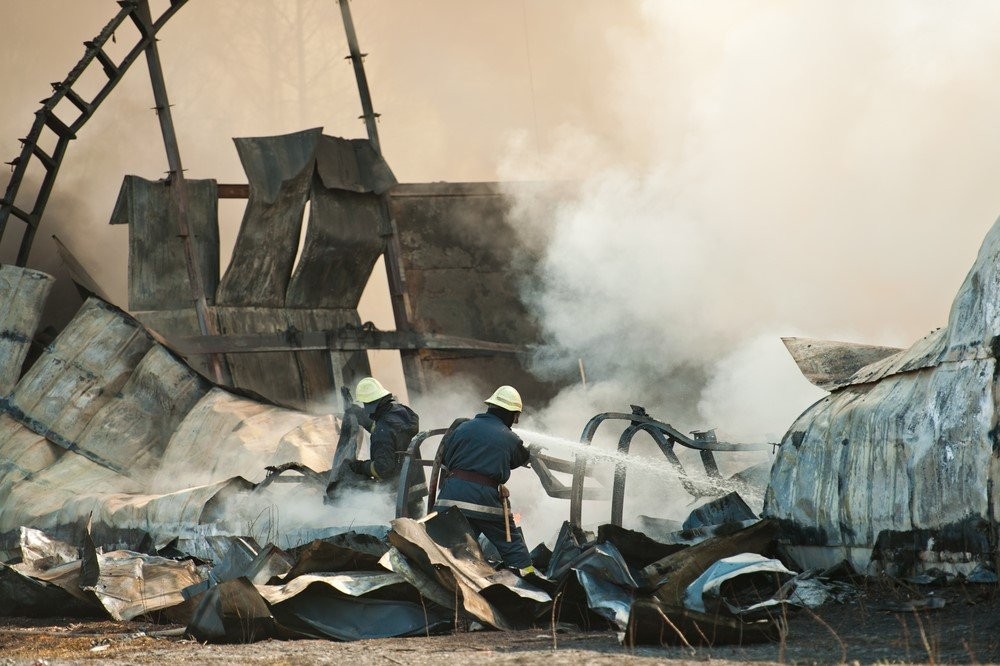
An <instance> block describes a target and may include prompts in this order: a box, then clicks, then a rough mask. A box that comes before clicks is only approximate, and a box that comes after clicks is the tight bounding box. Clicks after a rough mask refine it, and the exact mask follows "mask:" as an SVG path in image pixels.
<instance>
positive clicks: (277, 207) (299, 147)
mask: <svg viewBox="0 0 1000 666" xmlns="http://www.w3.org/2000/svg"><path fill="white" fill-rule="evenodd" d="M321 132H322V130H321V129H319V128H316V129H311V130H305V131H303V132H297V133H295V134H288V135H285V136H276V137H257V138H249V139H234V142H235V143H236V150H237V151H238V152H239V154H240V160H241V161H242V163H243V169H244V170H245V171H246V174H247V178H249V180H250V199H249V200H248V201H247V208H246V212H245V213H244V215H243V223H242V224H241V225H240V232H239V235H238V236H237V237H236V246H235V247H234V248H233V258H232V260H231V261H230V263H229V268H228V269H227V270H226V274H225V276H223V278H222V283H221V284H220V285H219V290H218V294H217V295H216V302H217V303H219V304H220V305H253V306H260V307H282V306H283V305H284V304H285V291H286V290H287V289H288V281H289V278H290V277H291V274H292V265H293V264H294V262H295V254H296V251H297V250H298V247H299V233H300V231H301V228H302V213H303V211H304V210H305V205H306V201H307V200H308V199H309V190H310V187H311V186H312V181H313V173H314V172H315V165H316V145H317V143H318V142H319V138H320V135H321Z"/></svg>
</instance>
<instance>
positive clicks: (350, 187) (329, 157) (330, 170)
mask: <svg viewBox="0 0 1000 666" xmlns="http://www.w3.org/2000/svg"><path fill="white" fill-rule="evenodd" d="M316 168H317V171H318V172H319V177H320V179H322V181H323V186H324V187H326V188H329V189H332V190H346V191H348V192H361V193H364V192H373V193H375V194H383V193H384V192H387V191H388V190H389V189H391V188H392V187H393V186H394V185H396V177H395V176H394V175H393V174H392V170H391V169H389V165H388V164H386V162H385V160H384V159H382V156H381V155H379V154H378V153H377V152H375V148H374V147H372V144H371V142H370V141H368V140H367V139H341V138H339V137H335V136H326V135H323V136H322V137H320V140H319V144H318V146H317V149H316Z"/></svg>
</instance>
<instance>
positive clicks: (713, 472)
mask: <svg viewBox="0 0 1000 666" xmlns="http://www.w3.org/2000/svg"><path fill="white" fill-rule="evenodd" d="M609 420H615V421H629V422H631V425H630V426H629V427H628V428H626V430H625V432H623V433H622V435H621V438H619V440H618V447H619V451H622V447H623V446H624V447H625V449H624V451H623V452H627V451H628V447H629V445H630V443H631V440H632V437H634V436H635V434H636V433H637V432H639V431H640V430H641V431H644V432H647V433H649V435H650V436H651V437H652V438H653V441H655V442H656V444H657V446H658V447H659V448H660V451H661V452H662V453H663V455H664V457H666V459H667V461H668V462H670V464H671V465H673V466H674V468H675V469H676V470H677V472H678V477H679V479H680V481H681V484H683V486H684V489H685V490H686V491H687V492H688V493H690V494H691V495H693V496H695V497H700V496H702V495H704V494H705V493H704V492H703V491H702V490H699V489H698V488H697V487H696V486H695V484H694V483H692V482H691V480H690V479H688V478H687V474H686V472H685V471H684V467H683V466H682V465H681V462H680V460H679V459H678V458H677V454H676V453H674V449H673V447H674V444H680V445H681V446H683V447H686V448H689V449H694V450H695V451H698V452H699V454H700V455H701V461H702V464H703V465H704V467H705V473H706V475H707V476H708V477H709V478H712V479H721V478H722V475H721V474H720V473H719V467H718V465H717V464H716V462H715V457H714V455H713V451H766V450H767V449H768V448H769V447H770V444H733V443H729V442H707V441H697V440H695V439H692V438H691V437H688V436H687V435H685V434H683V433H681V432H680V431H678V430H677V429H676V428H674V427H673V426H671V425H670V424H669V423H664V422H662V421H658V420H657V419H654V418H653V417H651V416H649V415H648V414H646V413H645V412H644V410H642V408H637V411H635V412H633V413H625V412H603V413H601V414H597V415H596V416H594V417H592V418H591V419H590V420H589V421H587V425H585V426H584V428H583V433H581V435H580V443H581V444H585V445H588V446H589V445H590V444H591V442H592V441H593V439H594V435H595V434H596V433H597V429H598V428H599V427H600V426H601V424H602V423H604V422H605V421H609ZM619 468H624V465H621V464H619V465H618V466H617V467H616V468H615V486H614V490H613V494H612V509H611V512H612V522H614V523H615V524H616V525H621V516H622V510H623V505H624V492H625V491H624V483H625V471H624V469H621V472H619ZM586 473H587V461H586V459H585V458H584V457H583V456H580V455H578V456H576V460H575V463H574V466H573V485H572V488H571V492H570V506H569V521H570V524H572V525H573V526H575V527H581V526H582V521H583V515H582V514H583V485H584V480H585V478H586ZM619 479H620V481H619Z"/></svg>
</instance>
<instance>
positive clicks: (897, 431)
mask: <svg viewBox="0 0 1000 666" xmlns="http://www.w3.org/2000/svg"><path fill="white" fill-rule="evenodd" d="M998 341H1000V221H998V222H997V223H996V224H994V225H993V227H992V229H991V230H990V231H989V233H988V234H987V236H986V239H985V241H984V242H983V245H982V248H981V249H980V251H979V256H978V258H977V259H976V262H975V264H974V265H973V267H972V270H971V271H970V272H969V274H968V276H967V277H966V279H965V281H964V283H963V284H962V286H961V288H960V289H959V291H958V294H957V296H956V297H955V300H954V302H953V304H952V307H951V312H950V315H949V318H948V325H947V326H946V327H944V328H941V329H938V330H936V331H934V332H932V333H930V334H929V335H927V336H925V337H924V338H922V339H920V340H918V341H917V342H916V343H915V344H914V345H913V346H912V347H910V348H909V349H906V350H898V351H896V350H892V349H888V348H884V347H877V348H876V347H872V348H865V347H863V346H859V345H845V346H840V347H838V346H837V345H836V344H835V343H825V342H819V341H804V340H786V345H787V346H788V348H789V351H791V352H792V355H793V356H794V357H795V359H796V361H797V362H798V363H799V366H800V368H801V369H802V370H803V373H804V374H805V375H806V377H807V378H809V379H810V380H811V381H813V382H814V383H815V384H817V385H818V386H820V387H821V388H825V389H827V390H829V391H830V395H828V396H826V397H824V398H823V399H821V400H819V401H818V402H816V403H815V404H813V405H812V406H811V407H809V409H807V410H806V411H805V412H804V413H803V414H802V415H801V416H800V417H799V418H798V419H797V420H796V421H795V423H793V424H792V426H791V428H790V429H789V430H788V432H787V434H786V435H785V437H784V439H783V440H782V442H781V447H780V449H779V452H778V455H777V458H776V460H775V463H774V466H773V468H772V473H771V482H770V486H769V488H768V491H767V496H766V499H765V515H767V516H769V517H773V518H777V519H779V520H780V521H781V522H782V524H783V526H784V533H785V539H786V541H787V547H788V549H789V552H790V553H791V554H792V555H793V556H794V557H795V559H796V560H797V561H798V562H799V564H801V565H802V566H804V567H824V566H828V565H832V564H835V563H837V562H839V561H841V560H848V561H849V562H851V563H852V564H853V565H854V567H855V568H856V569H857V570H859V571H867V572H871V573H874V572H880V571H885V572H887V573H890V574H908V573H919V572H926V571H928V570H931V569H940V570H943V571H945V572H951V573H963V574H969V573H971V572H972V571H973V570H974V569H975V568H976V567H977V566H985V567H989V566H990V563H991V562H993V560H994V557H995V555H996V552H997V537H996V534H997V527H998V523H997V520H998V519H997V503H998V496H997V485H998V484H997V481H998V480H1000V464H998V460H1000V459H998V450H1000V449H998V443H1000V442H998V434H997V433H998V430H997V417H998V413H1000V412H998V409H1000V402H998V400H1000V396H998V393H997V351H998V346H997V343H998Z"/></svg>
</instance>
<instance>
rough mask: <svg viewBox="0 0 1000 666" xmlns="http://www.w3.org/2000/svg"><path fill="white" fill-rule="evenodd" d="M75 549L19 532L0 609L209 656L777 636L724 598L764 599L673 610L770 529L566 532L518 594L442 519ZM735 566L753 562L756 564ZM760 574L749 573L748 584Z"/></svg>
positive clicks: (766, 591)
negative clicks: (613, 634) (188, 550)
mask: <svg viewBox="0 0 1000 666" xmlns="http://www.w3.org/2000/svg"><path fill="white" fill-rule="evenodd" d="M83 534H84V536H85V538H84V541H83V546H82V548H80V549H79V551H78V549H77V548H75V547H73V546H70V545H68V544H65V543H60V542H58V541H57V540H54V539H52V538H50V537H47V536H46V535H43V534H41V533H40V532H38V531H35V530H24V531H22V534H21V541H20V559H21V562H20V563H17V564H8V565H0V601H4V602H6V601H7V597H6V596H5V595H15V594H16V595H22V596H19V597H18V598H17V599H18V603H15V604H13V605H11V604H6V603H4V604H0V608H2V609H5V610H6V609H10V610H7V612H18V613H26V612H31V613H33V614H42V615H44V614H54V613H59V614H63V615H64V614H66V613H68V612H72V613H74V614H84V615H94V614H103V615H106V616H109V617H112V618H116V619H122V618H131V617H138V616H140V615H141V616H144V617H148V618H151V619H155V618H157V617H159V618H161V619H167V620H169V621H171V622H181V623H184V624H186V625H187V632H188V633H189V634H191V635H192V636H194V637H196V638H198V639H199V640H205V641H212V642H251V641H255V640H261V639H264V638H269V637H280V638H297V637H325V638H331V639H336V640H356V639H360V638H376V637H387V636H410V635H424V634H426V633H431V632H438V631H452V630H455V629H460V628H465V627H470V626H471V625H472V623H479V624H481V625H483V626H485V627H488V628H493V629H500V630H506V629H516V628H522V627H530V626H549V625H550V624H551V622H553V621H555V622H557V623H571V624H575V625H578V626H580V627H582V628H603V627H608V626H611V627H615V628H617V629H618V630H619V632H620V633H621V636H622V639H623V641H624V642H626V643H628V644H637V643H654V644H671V643H675V642H676V643H681V644H691V645H695V644H697V645H713V644H721V643H725V642H733V643H749V642H754V641H758V640H775V639H776V638H777V637H778V636H779V630H778V625H777V623H776V622H775V620H774V619H773V618H772V616H771V615H770V614H769V612H768V609H769V608H770V607H771V605H770V604H767V603H764V604H763V605H760V606H759V608H760V609H761V613H759V615H760V618H759V619H756V620H755V621H747V620H745V619H740V616H741V615H744V616H745V615H746V614H745V612H743V611H742V609H735V610H730V609H729V607H728V606H729V604H728V601H729V597H731V596H732V595H733V594H734V593H735V594H736V595H737V596H738V597H739V599H740V600H741V601H743V602H764V601H767V597H768V595H772V594H777V592H776V591H775V589H771V588H766V586H765V587H763V588H762V587H761V586H759V585H758V586H750V585H746V584H744V585H742V586H739V587H737V588H733V587H731V586H730V587H729V588H723V592H721V593H720V594H723V595H729V596H722V597H720V599H722V601H721V602H720V604H719V608H718V612H716V613H715V614H714V615H713V614H711V613H706V612H704V611H705V610H706V609H705V607H704V606H701V605H698V604H691V603H685V601H684V599H682V598H681V597H691V596H692V595H696V596H698V599H699V600H700V599H701V595H702V594H703V592H702V590H703V588H704V587H706V586H705V585H703V584H702V579H703V576H702V572H703V571H704V570H705V569H709V570H711V567H710V566H709V565H711V564H712V562H713V561H714V559H713V558H716V557H719V556H724V555H727V554H741V553H746V552H747V551H748V549H749V552H751V553H768V552H770V551H771V550H773V548H774V545H775V542H774V540H773V535H774V525H773V523H768V522H764V523H759V524H757V525H754V526H752V527H750V528H744V529H739V528H737V529H736V531H735V532H732V533H731V534H729V535H727V536H719V537H714V538H710V539H708V540H707V541H704V542H702V543H701V544H699V545H697V546H684V545H675V546H670V545H666V544H662V543H658V542H655V541H652V540H650V539H648V537H645V536H644V535H642V534H639V533H635V532H632V531H630V530H625V529H623V528H621V527H618V526H615V525H604V526H602V527H601V528H600V529H599V531H598V534H597V535H596V536H595V535H588V534H586V533H584V532H582V531H580V530H579V529H578V528H575V527H573V526H572V525H571V524H570V523H566V524H565V525H564V526H563V529H562V531H561V533H560V535H559V538H558V539H557V541H556V545H555V547H554V548H553V550H552V551H551V552H549V551H548V550H547V549H545V548H543V547H539V548H536V549H535V551H533V553H532V557H533V558H534V562H535V565H536V567H538V569H539V570H541V571H544V572H545V575H544V576H542V575H529V576H528V577H526V578H524V579H522V578H519V577H518V576H517V575H515V574H514V573H512V572H511V571H508V570H506V569H500V570H497V569H496V568H495V567H494V564H493V563H491V562H490V561H489V560H488V559H487V556H486V554H485V553H484V551H483V550H482V549H481V548H480V546H479V544H478V542H477V541H476V539H475V538H474V535H473V533H472V531H471V528H470V527H469V525H468V523H467V521H466V520H465V518H464V517H463V516H462V514H461V513H460V512H459V511H457V510H455V509H452V510H449V511H448V512H446V513H443V514H435V515H432V516H430V517H428V518H426V519H424V520H420V521H416V520H413V519H409V518H400V519H397V520H395V521H393V522H392V527H391V530H390V531H389V533H388V535H387V537H383V538H379V537H372V536H369V535H366V534H361V533H353V532H348V533H344V534H339V535H336V536H333V537H328V538H325V539H320V540H315V541H312V542H309V543H307V544H305V545H303V546H298V547H296V548H294V549H292V550H291V551H289V552H284V551H281V550H280V549H276V548H275V547H274V546H273V544H269V545H267V546H265V547H263V548H261V547H260V546H258V545H257V544H256V542H255V541H254V540H253V539H249V538H247V537H216V538H214V539H213V549H214V551H215V554H214V556H213V557H211V558H210V560H209V561H204V560H201V559H198V558H193V557H191V555H190V554H184V553H183V552H180V551H178V550H177V545H173V544H171V545H169V546H167V547H166V548H164V549H161V551H160V552H159V553H156V552H153V553H149V554H145V553H140V552H127V551H122V550H113V551H111V552H107V553H104V552H103V550H102V549H101V548H97V547H95V546H94V542H93V541H92V539H91V538H90V532H89V531H87V530H84V531H83ZM171 552H172V553H173V555H172V556H170V557H165V556H167V555H170V553H171ZM78 553H79V554H78ZM740 557H741V558H742V559H744V560H754V561H764V560H763V558H761V557H760V556H759V555H746V554H743V555H740ZM171 558H173V559H171ZM768 566H770V567H771V568H775V567H777V568H778V569H781V568H782V567H781V566H780V565H777V564H774V565H768ZM668 571H669V576H668V578H666V579H665V578H664V576H665V575H666V572H668ZM759 571H760V566H758V567H757V569H756V570H754V571H753V573H756V574H758V575H759ZM744 573H745V572H744ZM122 574H126V575H124V576H123V575H122ZM729 578H732V575H730V576H729ZM779 582H784V581H779ZM692 584H693V585H692ZM708 587H710V588H712V589H719V588H718V586H717V585H716V586H715V587H712V586H711V585H710V586H708ZM779 587H782V590H783V592H781V594H783V595H784V597H787V598H784V597H783V598H782V599H781V600H780V602H781V603H784V604H788V603H791V604H796V603H800V602H798V601H796V600H795V599H794V598H791V596H790V594H791V590H792V589H793V588H789V586H788V584H785V585H784V586H779ZM751 589H756V590H757V594H756V596H754V595H753V594H749V593H748V591H749V590H751ZM33 590H35V591H33ZM734 590H735V592H734ZM761 597H763V598H761ZM25 600H27V601H25ZM553 604H555V607H554V608H553ZM692 606H697V608H693V607H692ZM784 612H788V610H787V609H785V611H784Z"/></svg>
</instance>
